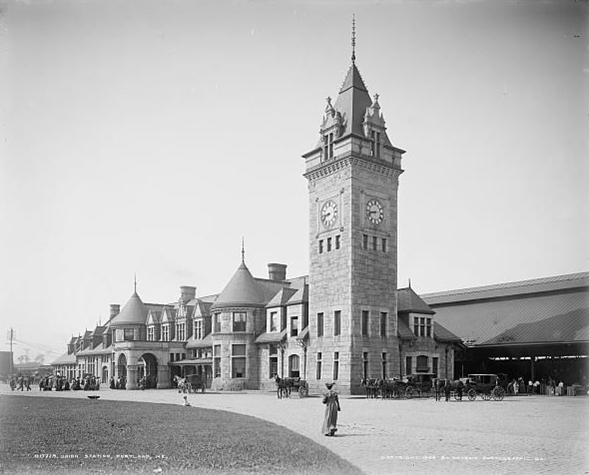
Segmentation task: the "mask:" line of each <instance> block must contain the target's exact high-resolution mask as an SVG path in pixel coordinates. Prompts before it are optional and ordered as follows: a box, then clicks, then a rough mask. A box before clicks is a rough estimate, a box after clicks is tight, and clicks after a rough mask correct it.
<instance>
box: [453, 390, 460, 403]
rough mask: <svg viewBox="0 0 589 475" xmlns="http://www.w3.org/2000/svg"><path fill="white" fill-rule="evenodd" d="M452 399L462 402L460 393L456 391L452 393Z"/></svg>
mask: <svg viewBox="0 0 589 475" xmlns="http://www.w3.org/2000/svg"><path fill="white" fill-rule="evenodd" d="M454 399H455V400H456V401H462V393H460V395H459V394H458V391H454Z"/></svg>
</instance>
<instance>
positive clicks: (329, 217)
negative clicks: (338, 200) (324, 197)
mask: <svg viewBox="0 0 589 475" xmlns="http://www.w3.org/2000/svg"><path fill="white" fill-rule="evenodd" d="M336 218H337V205H336V204H335V203H334V202H333V201H331V200H330V201H326V202H325V203H323V206H322V207H321V221H322V222H323V224H324V225H325V226H328V227H329V226H333V225H334V224H335V220H336Z"/></svg>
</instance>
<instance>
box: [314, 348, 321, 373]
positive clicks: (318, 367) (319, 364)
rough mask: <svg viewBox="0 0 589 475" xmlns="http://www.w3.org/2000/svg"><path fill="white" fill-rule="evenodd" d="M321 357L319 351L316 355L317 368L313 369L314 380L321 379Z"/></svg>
mask: <svg viewBox="0 0 589 475" xmlns="http://www.w3.org/2000/svg"><path fill="white" fill-rule="evenodd" d="M321 357H322V354H321V352H320V351H319V352H318V353H317V368H316V369H315V379H321V363H322V361H321Z"/></svg>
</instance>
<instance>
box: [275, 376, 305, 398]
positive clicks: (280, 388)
mask: <svg viewBox="0 0 589 475" xmlns="http://www.w3.org/2000/svg"><path fill="white" fill-rule="evenodd" d="M274 382H275V383H276V395H277V396H278V399H282V398H283V397H290V394H291V393H292V391H293V390H296V391H297V392H298V393H299V397H307V396H308V395H309V384H308V383H307V381H305V380H304V379H301V378H281V377H279V376H278V375H276V377H275V378H274Z"/></svg>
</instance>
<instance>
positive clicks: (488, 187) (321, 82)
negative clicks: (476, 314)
mask: <svg viewBox="0 0 589 475" xmlns="http://www.w3.org/2000/svg"><path fill="white" fill-rule="evenodd" d="M587 13H588V4H587V2H581V1H572V0H571V1H566V0H564V1H562V0H558V1H556V0H555V1H532V0H520V1H509V0H505V1H501V2H497V1H490V0H489V1H484V0H480V1H464V0H462V1H460V0H455V1H451V0H445V1H444V0H440V1H435V2H434V1H422V2H409V1H401V0H399V1H388V2H387V1H371V0H365V1H360V0H356V1H354V0H349V1H336V0H323V1H289V0H283V1H271V0H251V1H246V0H240V1H238V0H234V1H228V0H227V1H224V0H218V1H212V0H211V1H189V0H168V1H163V0H142V1H139V0H117V1H114V0H103V1H98V0H85V1H73V0H53V1H42V0H39V1H33V0H29V1H16V0H13V1H6V0H4V1H2V0H0V322H1V325H0V330H1V331H2V332H3V333H7V332H8V331H9V330H10V329H11V328H12V329H14V331H15V333H16V341H15V343H16V344H15V346H14V353H15V358H17V357H18V356H19V355H23V354H25V353H26V354H28V355H29V357H31V359H32V358H33V357H34V356H35V355H36V354H44V356H45V357H46V362H49V361H51V360H53V359H55V358H56V357H57V356H59V355H60V354H62V353H63V352H65V350H66V344H67V341H68V340H69V338H70V337H71V336H72V335H77V334H79V333H83V332H84V331H85V330H86V329H94V327H95V326H96V325H97V324H98V323H99V322H102V323H104V322H105V321H106V320H107V318H108V314H109V305H110V304H111V303H119V304H121V305H124V304H125V303H126V302H127V300H128V299H129V297H130V296H131V294H132V293H133V285H134V276H135V275H136V276H137V291H138V293H139V295H140V296H141V298H142V299H143V301H144V302H157V303H169V302H173V301H175V300H177V298H178V296H179V288H180V286H182V285H193V286H196V287H197V296H205V295H210V294H214V293H218V292H220V291H221V290H222V289H223V287H224V286H225V284H226V283H227V282H228V281H229V279H230V278H231V277H232V276H233V273H234V272H235V270H236V269H237V268H238V266H239V264H240V263H241V246H242V239H243V240H244V243H245V260H246V263H247V265H248V267H249V269H250V270H251V271H252V273H253V274H254V275H255V276H257V277H267V264H268V263H270V262H279V263H284V264H287V265H288V269H287V274H288V276H290V277H295V276H300V275H306V274H307V273H308V261H309V259H308V253H309V244H308V195H307V183H306V179H305V178H304V177H303V176H302V174H303V173H304V160H303V159H302V157H301V156H302V155H303V154H304V153H306V152H308V151H310V150H312V149H313V148H314V147H315V145H316V143H317V141H318V138H319V126H320V123H321V119H322V116H323V111H324V108H325V100H326V97H328V96H331V97H333V98H335V97H336V96H337V93H338V91H339V88H340V86H341V84H342V83H343V80H344V78H345V74H346V72H347V70H348V68H349V66H350V64H351V60H350V57H351V23H352V21H351V20H352V15H355V20H356V57H357V60H356V64H357V66H358V68H359V70H360V72H361V74H362V76H363V79H364V82H365V84H366V86H367V88H368V90H369V93H370V94H371V95H373V94H376V93H377V94H379V103H380V105H381V112H382V113H383V114H384V117H385V120H386V124H387V132H388V135H389V137H390V139H391V141H392V142H393V144H394V145H395V146H397V147H399V148H402V149H404V150H406V151H407V153H406V154H405V155H404V157H403V169H404V170H405V171H404V173H403V174H402V175H401V177H400V187H399V205H398V213H399V229H398V233H399V236H398V282H399V286H400V287H404V286H406V285H407V283H408V281H409V279H411V286H412V288H413V289H414V290H416V291H417V292H418V293H428V292H435V291H443V290H451V289H457V288H467V287H475V286H480V285H487V284H494V283H502V282H512V281H517V280H523V279H533V278H541V277H548V276H553V275H561V274H567V273H574V272H582V271H588V270H589V219H588V217H589V183H588V181H589V161H588V157H589V153H588V152H589V150H588V141H587V130H588V125H589V124H588V122H589V119H588V115H587V103H588V101H589V86H588V81H587V79H588V77H589V64H588V59H587V58H588V57H589V56H588V55H587V45H588V28H587V26H588V16H587ZM2 336H4V334H3V335H2ZM8 349H9V347H8V345H4V347H3V348H2V350H5V351H6V350H8Z"/></svg>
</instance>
